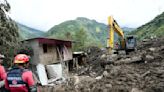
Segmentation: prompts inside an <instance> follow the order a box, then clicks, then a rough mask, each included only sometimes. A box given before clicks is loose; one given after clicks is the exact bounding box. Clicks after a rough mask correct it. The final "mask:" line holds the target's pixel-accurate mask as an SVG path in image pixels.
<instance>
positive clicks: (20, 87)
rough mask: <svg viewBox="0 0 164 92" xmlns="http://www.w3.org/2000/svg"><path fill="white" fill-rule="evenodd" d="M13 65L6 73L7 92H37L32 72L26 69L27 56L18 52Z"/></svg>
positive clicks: (27, 64) (27, 63)
mask: <svg viewBox="0 0 164 92" xmlns="http://www.w3.org/2000/svg"><path fill="white" fill-rule="evenodd" d="M14 65H15V66H14V68H12V69H11V70H9V72H8V73H7V78H6V81H5V87H6V89H7V90H9V92H37V87H36V86H35V82H34V79H33V75H32V72H31V71H30V70H28V69H27V67H28V66H29V56H27V55H25V54H18V55H17V56H16V57H15V59H14Z"/></svg>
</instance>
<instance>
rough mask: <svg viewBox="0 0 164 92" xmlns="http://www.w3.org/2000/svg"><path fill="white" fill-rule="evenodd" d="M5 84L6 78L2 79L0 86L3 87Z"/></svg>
mask: <svg viewBox="0 0 164 92" xmlns="http://www.w3.org/2000/svg"><path fill="white" fill-rule="evenodd" d="M4 85H5V81H4V80H2V81H0V88H2V87H3V86H4Z"/></svg>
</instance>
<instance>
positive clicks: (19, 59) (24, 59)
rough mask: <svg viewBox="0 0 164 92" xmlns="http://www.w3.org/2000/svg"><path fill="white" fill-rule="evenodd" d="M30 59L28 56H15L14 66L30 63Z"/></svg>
mask: <svg viewBox="0 0 164 92" xmlns="http://www.w3.org/2000/svg"><path fill="white" fill-rule="evenodd" d="M29 59H30V57H29V56H27V55H26V54H18V55H16V56H15V59H14V64H18V63H27V62H29Z"/></svg>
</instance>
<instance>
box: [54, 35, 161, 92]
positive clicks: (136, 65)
mask: <svg viewBox="0 0 164 92" xmlns="http://www.w3.org/2000/svg"><path fill="white" fill-rule="evenodd" d="M137 49H138V50H137V51H134V52H131V53H129V55H126V56H112V57H114V59H113V60H114V62H113V63H103V64H104V65H103V66H102V65H101V64H102V63H100V62H102V61H103V62H104V60H105V61H108V58H111V57H108V56H105V59H104V58H102V57H104V56H103V55H104V52H103V51H102V50H100V49H98V48H91V51H90V53H88V59H87V60H88V66H86V67H85V69H84V70H83V73H81V74H80V75H78V73H77V74H76V76H73V77H71V78H70V80H69V81H68V83H66V84H62V85H60V87H57V88H54V89H55V90H57V91H58V90H59V91H60V92H163V90H164V80H163V79H164V57H163V56H164V39H163V38H159V39H149V40H147V41H143V42H141V43H139V44H138V48H137ZM115 57H117V58H115ZM100 71H101V72H100Z"/></svg>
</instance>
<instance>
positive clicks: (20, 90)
mask: <svg viewBox="0 0 164 92" xmlns="http://www.w3.org/2000/svg"><path fill="white" fill-rule="evenodd" d="M22 80H23V81H24V82H25V83H27V85H28V86H29V87H30V86H33V85H35V83H34V79H33V76H32V72H31V71H25V72H23V73H22ZM5 87H6V88H7V89H8V90H10V92H28V88H27V86H19V87H9V83H8V80H7V79H6V81H5Z"/></svg>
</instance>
